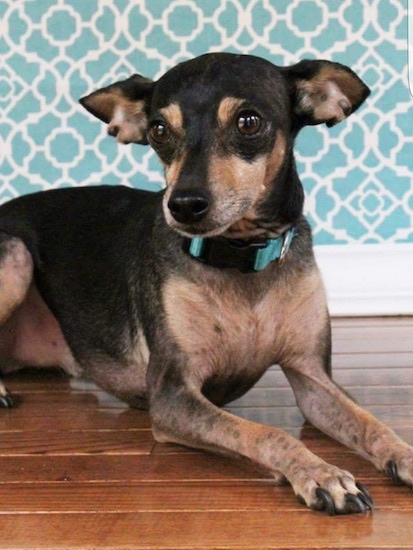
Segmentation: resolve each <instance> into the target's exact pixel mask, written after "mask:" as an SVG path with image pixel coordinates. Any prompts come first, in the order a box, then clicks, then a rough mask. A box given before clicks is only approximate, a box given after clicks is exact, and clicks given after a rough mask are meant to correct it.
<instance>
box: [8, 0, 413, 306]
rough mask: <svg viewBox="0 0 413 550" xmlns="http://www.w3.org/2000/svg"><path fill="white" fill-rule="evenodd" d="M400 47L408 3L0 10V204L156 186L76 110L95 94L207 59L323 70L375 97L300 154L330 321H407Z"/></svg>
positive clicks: (165, 3)
mask: <svg viewBox="0 0 413 550" xmlns="http://www.w3.org/2000/svg"><path fill="white" fill-rule="evenodd" d="M412 9H413V7H412ZM407 37H408V0H205V1H204V0H202V1H201V0H0V202H4V201H6V200H8V199H10V198H12V197H15V196H17V195H20V194H24V193H30V192H34V191H38V190H41V189H50V188H54V187H64V186H75V185H86V184H87V185H94V184H98V183H102V182H103V183H110V184H120V183H122V184H126V185H132V186H136V187H145V188H150V189H158V188H160V187H161V186H162V181H163V178H162V170H161V167H160V164H159V162H158V161H157V159H156V158H155V156H154V154H153V153H152V152H151V151H150V150H149V149H147V148H145V147H139V146H126V147H125V146H123V147H122V146H119V145H117V144H116V142H115V141H114V140H112V139H110V138H108V137H106V134H105V128H104V127H103V125H101V124H100V123H99V122H98V121H96V120H94V119H92V118H91V117H90V116H89V115H88V114H87V113H86V112H85V111H83V110H82V108H81V107H80V106H79V105H78V103H77V100H78V98H79V97H80V96H82V95H83V94H85V93H87V92H89V91H91V90H93V89H95V88H97V87H100V86H103V85H106V84H108V83H110V82H113V81H115V80H118V79H122V78H125V77H126V76H128V75H130V74H131V73H133V72H139V73H141V74H144V75H145V76H148V77H151V78H157V77H159V76H160V75H161V74H162V73H163V72H164V71H165V70H167V69H168V68H170V67H171V66H172V65H174V64H175V63H177V62H179V61H181V60H184V59H187V58H190V57H192V56H195V55H198V54H200V53H203V52H207V51H217V50H225V51H231V52H241V53H251V54H255V55H260V56H262V57H266V58H267V59H269V60H271V61H273V62H274V63H276V64H292V63H295V62H296V61H298V60H299V59H302V58H306V57H307V58H308V57H310V58H316V57H320V58H325V59H331V60H334V61H338V62H342V63H345V64H348V65H350V66H351V67H352V68H353V69H354V70H355V71H356V72H357V73H358V74H359V75H360V76H361V77H362V78H363V79H364V80H365V81H366V83H367V84H368V85H369V86H370V87H371V89H372V95H371V96H370V98H369V99H368V101H367V103H366V104H365V105H364V106H363V107H362V108H361V109H360V110H359V111H358V112H357V113H356V114H355V115H353V116H352V117H351V118H350V119H348V120H347V121H345V122H344V123H342V124H340V125H338V126H336V127H334V128H332V129H327V128H326V127H317V128H307V129H305V130H304V131H303V132H302V134H301V136H300V137H299V140H298V146H297V160H298V167H299V170H300V172H301V175H302V179H303V182H304V185H305V190H306V194H307V202H306V212H307V215H308V217H309V219H310V221H311V223H312V226H313V229H314V237H315V242H316V244H317V245H318V246H317V251H318V255H319V258H320V263H321V265H322V268H323V271H324V272H325V277H326V282H327V287H328V289H329V292H330V299H331V307H332V310H333V313H336V314H380V313H413V277H412V276H411V273H412V270H413V99H412V97H411V95H410V93H409V88H408V56H407V50H408V47H407V45H408V38H407ZM412 62H413V61H412ZM57 223H58V220H57ZM363 285H364V286H363ZM376 286H377V288H376Z"/></svg>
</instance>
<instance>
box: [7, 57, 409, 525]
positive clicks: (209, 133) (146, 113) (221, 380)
mask: <svg viewBox="0 0 413 550" xmlns="http://www.w3.org/2000/svg"><path fill="white" fill-rule="evenodd" d="M368 94H369V89H368V87H367V86H366V85H365V84H364V83H363V82H362V80H361V79H360V78H359V77H358V76H357V75H356V74H355V73H354V72H353V71H352V70H351V69H350V68H348V67H346V66H344V65H341V64H338V63H334V62H330V61H324V60H304V61H301V62H299V63H297V64H295V65H293V66H289V67H277V66H275V65H273V64H272V63H270V62H269V61H267V60H264V59H261V58H258V57H253V56H247V55H236V54H229V53H212V54H205V55H203V56H200V57H198V58H195V59H192V60H189V61H185V62H183V63H180V64H179V65H177V66H175V67H174V68H172V69H170V70H169V71H167V72H166V73H165V74H164V75H163V76H162V77H161V78H160V79H159V80H157V81H153V80H151V79H149V78H146V77H143V76H141V75H138V74H136V75H133V76H131V77H130V78H128V79H126V80H123V81H121V82H117V83H115V84H112V85H110V86H107V87H104V88H102V89H99V90H97V91H93V92H92V93H90V94H89V95H87V96H85V97H83V98H82V99H81V100H80V102H81V104H82V105H83V107H85V108H86V109H87V110H88V111H89V112H90V113H91V114H92V115H94V116H95V117H97V118H99V119H100V120H102V121H103V122H104V123H105V124H107V125H108V133H109V134H110V135H111V136H113V137H115V138H116V139H117V141H118V142H119V143H137V144H143V145H146V144H149V145H150V146H151V147H152V148H153V149H154V150H155V151H156V153H157V155H158V156H159V158H160V160H161V162H162V164H163V166H164V170H165V179H166V187H165V189H164V190H162V191H160V192H156V193H155V192H154V193H151V192H147V191H141V190H136V189H132V188H129V187H122V186H104V185H103V186H95V187H79V188H68V189H58V190H50V191H44V192H40V193H35V194H32V195H26V196H22V197H19V198H17V199H14V200H12V201H10V202H8V203H7V204H4V205H3V206H2V207H1V209H0V232H1V233H0V235H1V238H0V243H1V244H0V325H1V328H0V364H1V371H2V373H3V374H5V373H8V372H11V371H13V370H15V369H18V368H20V367H23V366H27V365H30V366H38V367H50V366H58V367H60V368H63V369H64V370H65V371H66V372H68V373H69V374H71V375H74V376H82V377H86V378H88V379H91V380H93V381H94V382H96V383H97V384H98V385H99V386H100V387H102V388H103V389H104V390H107V391H109V392H111V393H112V394H114V395H116V396H117V397H118V398H120V399H122V400H124V401H125V402H127V403H129V404H130V405H131V406H135V407H141V408H146V409H148V410H149V413H150V416H151V422H152V426H153V433H154V437H155V439H156V440H157V441H161V442H175V443H179V444H183V445H187V446H191V447H194V448H199V449H206V450H210V451H214V452H217V453H222V454H226V455H231V456H234V457H243V458H247V459H249V460H250V461H252V462H253V463H255V464H257V465H259V466H260V467H263V468H265V469H266V470H268V471H269V472H270V473H271V474H272V475H273V476H274V480H275V481H281V480H287V481H288V482H289V483H290V484H291V486H292V489H293V491H294V493H295V495H296V496H297V498H298V499H299V501H300V502H302V503H305V504H306V505H307V506H308V507H309V508H312V509H314V510H323V511H325V512H327V513H328V514H330V515H333V514H348V513H357V512H361V513H364V512H368V511H369V510H371V509H372V508H373V501H372V498H371V496H370V493H369V491H368V490H367V488H366V487H365V486H364V485H362V484H361V483H358V482H357V481H356V480H355V478H354V477H353V475H352V474H351V473H349V472H347V471H344V470H342V469H340V468H337V467H336V466H334V465H331V464H328V463H327V462H325V461H323V460H322V459H320V458H319V457H317V456H316V455H314V454H313V453H312V452H310V451H309V450H308V449H307V448H306V447H305V445H304V444H303V443H302V442H301V441H299V440H297V439H295V438H294V437H292V436H290V435H288V434H286V433H285V432H284V431H282V430H280V429H277V428H274V427H268V426H264V425H261V424H258V423H254V422H251V421H249V420H245V419H241V418H238V417H237V416H235V415H232V414H231V413H229V412H227V411H225V410H224V409H222V408H221V406H223V405H225V404H226V403H228V402H230V401H232V400H234V399H236V398H238V397H240V396H241V395H243V394H244V393H245V392H246V391H247V390H248V389H249V388H251V387H252V386H253V385H254V383H255V382H256V381H257V380H258V379H259V378H260V377H261V376H262V375H263V373H264V372H265V371H266V369H268V367H270V366H271V365H273V364H279V365H280V366H281V368H282V369H283V371H284V373H285V374H286V377H287V378H288V380H289V383H290V384H291V386H292V389H293V391H294V394H295V397H296V400H297V404H298V406H299V407H300V409H301V411H302V413H303V415H304V417H305V418H306V420H307V421H308V422H310V423H312V424H313V425H314V426H316V427H317V428H318V429H320V430H321V431H323V432H324V433H326V434H328V435H329V436H331V437H333V438H335V439H336V440H338V441H340V442H341V443H343V444H344V445H347V446H348V447H350V448H352V449H355V450H356V451H357V452H358V453H360V454H361V455H362V456H364V457H365V458H367V459H369V460H371V461H372V462H373V464H374V465H375V466H376V467H377V468H378V469H379V470H382V471H385V472H387V474H388V475H390V476H391V477H392V478H393V480H394V481H395V482H397V483H398V482H403V483H405V484H407V485H409V486H411V485H412V483H413V448H412V447H410V446H409V445H407V444H406V443H404V442H403V441H401V439H399V438H398V437H397V436H396V434H395V433H394V432H393V431H392V430H390V429H389V428H388V427H386V426H385V425H384V424H382V423H381V422H379V421H378V420H377V419H375V418H374V417H373V416H372V415H371V414H369V413H368V412H367V411H365V410H363V409H362V408H361V407H360V406H359V405H357V404H356V403H355V402H354V401H353V400H352V399H351V398H350V397H349V396H348V395H347V394H346V393H345V392H344V390H342V389H341V388H340V387H339V386H338V385H337V384H335V383H334V382H333V381H332V378H331V373H330V358H331V338H330V321H329V315H328V309H327V304H326V297H325V292H324V288H323V283H322V280H321V277H320V274H319V271H318V268H317V266H316V263H315V260H314V256H313V251H312V238H311V232H310V228H309V225H308V223H307V221H306V220H305V218H304V217H303V213H302V212H303V201H304V193H303V188H302V185H301V182H300V179H299V177H298V175H297V171H296V167H295V162H294V155H293V145H294V140H295V137H296V135H297V133H298V132H299V131H300V129H301V128H302V127H303V126H305V125H316V124H323V123H325V124H326V125H327V126H333V125H334V124H336V123H338V122H340V121H342V120H344V119H345V118H346V117H348V116H349V115H351V114H352V113H353V112H354V111H355V110H356V109H357V108H358V107H359V106H360V105H361V104H362V103H363V102H364V100H365V99H366V98H367V96H368ZM1 394H2V396H1V403H2V404H3V406H11V404H12V397H11V396H10V395H9V394H8V393H7V390H6V388H5V387H4V386H2V390H1Z"/></svg>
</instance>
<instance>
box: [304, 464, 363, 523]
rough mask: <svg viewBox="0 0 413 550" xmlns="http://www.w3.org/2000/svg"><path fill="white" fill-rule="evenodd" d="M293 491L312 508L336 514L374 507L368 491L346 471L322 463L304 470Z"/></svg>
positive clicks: (332, 514)
mask: <svg viewBox="0 0 413 550" xmlns="http://www.w3.org/2000/svg"><path fill="white" fill-rule="evenodd" d="M298 477H299V480H298V484H297V483H293V488H294V492H295V494H296V495H297V498H298V500H299V501H300V502H302V503H305V504H306V505H307V506H308V507H309V508H312V509H313V510H320V511H325V512H327V514H329V515H330V516H334V515H336V514H356V513H365V512H367V511H368V510H372V509H373V500H372V498H371V495H370V493H369V491H368V490H367V489H366V487H364V485H362V484H361V483H358V482H356V480H355V479H354V477H353V476H352V475H351V474H350V473H349V472H346V471H345V470H340V469H339V468H336V467H335V466H331V465H330V464H327V463H323V464H321V465H319V466H317V467H315V468H311V469H309V470H303V471H302V472H301V473H300V474H299V476H298Z"/></svg>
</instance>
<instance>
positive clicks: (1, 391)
mask: <svg viewBox="0 0 413 550" xmlns="http://www.w3.org/2000/svg"><path fill="white" fill-rule="evenodd" d="M32 276H33V259H32V257H31V255H30V253H29V251H28V250H27V248H26V246H25V244H24V243H23V242H22V241H21V240H20V239H18V238H15V237H11V236H10V235H7V234H5V233H0V375H1V372H2V366H1V362H2V361H7V356H8V353H9V351H10V349H11V348H12V346H13V337H14V335H13V332H12V331H9V330H7V329H6V328H5V327H4V325H5V323H6V322H7V320H8V319H9V318H10V317H11V315H12V314H13V312H14V311H15V310H16V308H18V307H19V306H20V305H21V304H22V303H23V301H24V299H25V297H26V294H27V291H28V288H29V286H30V284H31V281H32ZM2 328H3V330H2ZM12 404H13V400H12V398H11V396H10V394H9V393H8V391H7V390H6V388H5V386H4V384H3V382H2V381H1V380H0V407H10V406H12Z"/></svg>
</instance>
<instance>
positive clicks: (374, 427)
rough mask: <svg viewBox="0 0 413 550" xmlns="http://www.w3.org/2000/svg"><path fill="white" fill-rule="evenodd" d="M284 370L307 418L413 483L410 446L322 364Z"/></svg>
mask: <svg viewBox="0 0 413 550" xmlns="http://www.w3.org/2000/svg"><path fill="white" fill-rule="evenodd" d="M284 370H285V373H286V375H287V378H288V379H289V381H290V383H291V385H292V387H293V390H294V393H295V396H296V398H297V402H298V405H299V407H300V409H301V411H302V413H303V414H304V416H305V417H306V419H307V420H308V421H309V422H311V423H312V424H313V425H314V426H316V427H317V428H319V429H320V430H322V431H323V432H324V433H326V434H328V435H330V436H331V437H332V438H334V439H336V440H338V441H340V442H341V443H343V444H344V445H346V446H348V447H350V448H353V449H355V450H356V451H358V452H359V453H360V454H361V455H362V456H364V457H365V458H367V459H369V460H370V461H371V462H373V464H375V466H376V467H377V468H378V469H379V470H382V471H385V472H386V473H387V474H388V475H390V476H391V477H392V478H393V481H395V482H396V483H405V484H406V485H408V486H410V487H412V486H413V447H411V446H409V445H407V444H406V443H405V442H404V441H402V440H401V439H400V438H399V437H398V436H397V435H396V434H395V433H394V432H393V430H391V429H390V428H389V427H387V426H386V425H385V424H383V423H382V422H380V421H379V420H378V419H377V418H375V417H374V416H373V415H372V414H370V413H369V412H367V411H366V410H364V409H363V408H362V407H360V406H359V405H357V404H356V403H355V402H354V401H353V400H352V399H350V398H349V397H348V396H347V395H346V394H345V392H344V391H343V390H341V388H340V387H339V386H337V385H336V384H334V382H332V381H331V379H330V378H329V377H328V376H327V375H326V374H325V372H324V371H323V369H322V368H314V369H311V368H310V369H308V368H306V369H295V368H286V369H284Z"/></svg>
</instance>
